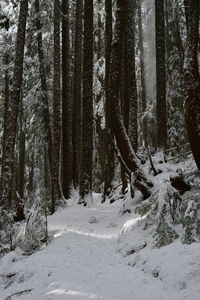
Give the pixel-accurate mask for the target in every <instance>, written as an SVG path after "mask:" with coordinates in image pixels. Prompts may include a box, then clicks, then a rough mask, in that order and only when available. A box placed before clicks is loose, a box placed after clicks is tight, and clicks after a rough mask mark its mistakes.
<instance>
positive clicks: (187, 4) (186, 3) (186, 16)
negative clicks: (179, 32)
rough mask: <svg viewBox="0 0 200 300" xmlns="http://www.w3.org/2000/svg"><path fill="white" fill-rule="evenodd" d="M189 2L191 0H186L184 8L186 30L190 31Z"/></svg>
mask: <svg viewBox="0 0 200 300" xmlns="http://www.w3.org/2000/svg"><path fill="white" fill-rule="evenodd" d="M189 1H190V0H184V6H185V22H186V28H187V31H188V25H189V24H188V22H189Z"/></svg>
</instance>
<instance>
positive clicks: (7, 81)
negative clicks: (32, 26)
mask: <svg viewBox="0 0 200 300" xmlns="http://www.w3.org/2000/svg"><path fill="white" fill-rule="evenodd" d="M5 29H6V30H7V31H8V30H9V20H8V19H7V20H6V22H5ZM5 43H8V40H7V37H6V38H5ZM9 61H10V58H9V53H8V51H6V53H5V56H4V64H5V78H4V83H5V88H4V114H3V139H2V147H3V148H4V146H5V137H6V132H5V130H6V124H7V116H8V108H9V98H10V89H9V84H10V76H9V70H8V65H9ZM2 153H3V155H4V154H5V150H4V149H3V152H2ZM2 161H4V157H2Z"/></svg>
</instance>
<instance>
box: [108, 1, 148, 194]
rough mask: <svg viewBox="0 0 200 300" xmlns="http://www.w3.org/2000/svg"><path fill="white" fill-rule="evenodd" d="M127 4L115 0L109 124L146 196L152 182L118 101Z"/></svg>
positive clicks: (122, 153)
mask: <svg viewBox="0 0 200 300" xmlns="http://www.w3.org/2000/svg"><path fill="white" fill-rule="evenodd" d="M127 4H128V3H127V0H117V11H116V24H115V32H114V40H113V43H112V54H111V65H110V83H109V98H110V113H111V112H112V119H111V121H112V123H111V125H112V131H113V133H114V135H115V138H116V142H117V146H118V148H119V150H120V153H121V156H122V158H123V160H124V162H125V163H126V165H127V167H128V168H129V170H130V171H131V172H134V173H135V177H136V180H135V186H136V187H137V188H138V189H139V190H140V191H141V192H142V193H143V195H144V196H145V197H148V196H149V195H150V187H152V186H153V184H152V182H150V180H149V179H147V177H146V175H145V173H144V172H143V170H142V169H141V168H140V165H139V162H138V159H137V157H136V155H135V153H134V150H133V148H132V146H131V143H130V140H129V138H128V135H127V132H126V129H125V127H124V123H123V118H122V113H121V107H120V101H119V82H120V70H121V57H122V47H123V32H124V29H125V26H124V25H125V24H124V23H125V21H124V18H125V15H124V11H125V8H126V6H127Z"/></svg>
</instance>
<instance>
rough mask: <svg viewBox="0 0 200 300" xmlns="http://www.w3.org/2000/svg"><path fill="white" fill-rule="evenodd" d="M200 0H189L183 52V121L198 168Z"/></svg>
mask: <svg viewBox="0 0 200 300" xmlns="http://www.w3.org/2000/svg"><path fill="white" fill-rule="evenodd" d="M199 13H200V2H199V1H196V0H190V1H189V8H188V36H187V49H186V54H185V72H184V76H185V85H186V89H185V96H186V101H185V122H186V129H187V133H188V137H189V141H190V146H191V149H192V153H193V155H194V159H195V162H196V164H197V167H198V169H199V170H200V77H199V66H198V42H199Z"/></svg>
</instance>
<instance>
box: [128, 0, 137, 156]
mask: <svg viewBox="0 0 200 300" xmlns="http://www.w3.org/2000/svg"><path fill="white" fill-rule="evenodd" d="M134 15H135V8H134V6H133V2H132V0H129V1H127V6H126V49H127V50H126V51H127V68H126V72H127V77H128V78H127V79H128V86H127V87H128V96H129V102H130V111H129V125H128V135H129V138H130V141H131V144H132V147H133V150H134V151H135V152H136V151H137V150H138V121H137V120H138V117H137V111H138V103H137V86H136V73H135V33H134V23H135V21H134Z"/></svg>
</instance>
